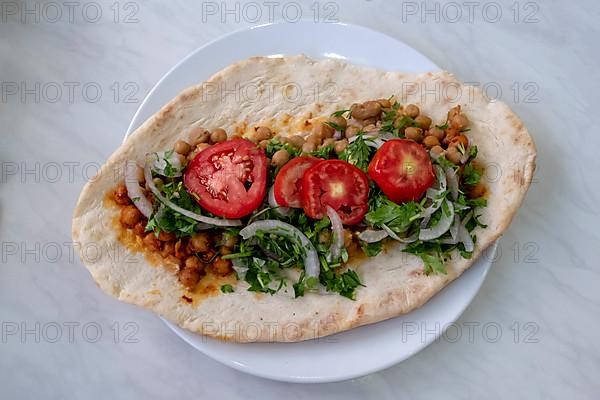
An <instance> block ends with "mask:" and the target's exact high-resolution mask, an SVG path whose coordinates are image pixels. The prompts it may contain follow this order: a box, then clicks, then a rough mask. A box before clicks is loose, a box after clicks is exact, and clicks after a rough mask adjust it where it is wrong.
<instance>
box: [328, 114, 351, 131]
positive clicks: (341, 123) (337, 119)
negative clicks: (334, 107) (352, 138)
mask: <svg viewBox="0 0 600 400" xmlns="http://www.w3.org/2000/svg"><path fill="white" fill-rule="evenodd" d="M329 122H331V123H333V124H335V125H336V126H339V127H340V128H341V129H342V130H344V129H346V126H348V121H347V120H346V118H344V117H342V116H339V117H329Z"/></svg>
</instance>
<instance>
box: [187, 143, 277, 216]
mask: <svg viewBox="0 0 600 400" xmlns="http://www.w3.org/2000/svg"><path fill="white" fill-rule="evenodd" d="M183 183H184V185H185V187H186V189H187V190H188V192H190V194H192V196H193V197H194V198H195V199H196V201H197V202H198V204H200V206H201V207H202V208H204V209H205V210H207V211H209V212H211V213H213V214H215V215H217V216H219V217H225V218H240V217H243V216H245V215H248V214H250V213H251V212H252V211H254V210H256V209H257V208H258V206H260V205H261V203H262V202H263V199H264V197H265V191H266V185H267V157H266V156H265V153H264V152H263V150H262V149H260V148H258V147H256V145H255V144H254V143H252V142H251V141H249V140H246V139H234V140H227V141H225V142H223V143H219V144H215V145H212V146H210V147H208V148H206V149H205V150H203V151H201V152H200V153H198V155H197V156H196V157H194V159H193V160H192V161H191V162H190V163H189V165H188V166H187V168H186V170H185V173H184V175H183Z"/></svg>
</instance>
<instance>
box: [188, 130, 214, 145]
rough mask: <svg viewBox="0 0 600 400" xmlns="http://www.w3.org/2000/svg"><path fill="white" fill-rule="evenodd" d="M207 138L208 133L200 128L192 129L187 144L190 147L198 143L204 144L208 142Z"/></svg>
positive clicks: (208, 136)
mask: <svg viewBox="0 0 600 400" xmlns="http://www.w3.org/2000/svg"><path fill="white" fill-rule="evenodd" d="M209 138H210V133H209V132H208V131H207V130H206V129H204V128H202V127H196V128H193V129H192V130H191V131H190V133H189V134H188V139H189V143H190V144H191V145H192V146H195V145H197V144H198V143H206V142H208V140H209Z"/></svg>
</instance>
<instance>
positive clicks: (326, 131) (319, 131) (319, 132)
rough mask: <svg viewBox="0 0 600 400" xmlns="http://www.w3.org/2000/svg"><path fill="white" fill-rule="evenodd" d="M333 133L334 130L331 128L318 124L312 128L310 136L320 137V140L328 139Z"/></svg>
mask: <svg viewBox="0 0 600 400" xmlns="http://www.w3.org/2000/svg"><path fill="white" fill-rule="evenodd" d="M334 133H335V129H333V128H332V127H331V126H329V125H327V124H324V123H319V124H317V125H315V126H313V129H312V134H313V135H316V136H318V137H320V138H321V139H327V138H330V137H332V136H333V134H334Z"/></svg>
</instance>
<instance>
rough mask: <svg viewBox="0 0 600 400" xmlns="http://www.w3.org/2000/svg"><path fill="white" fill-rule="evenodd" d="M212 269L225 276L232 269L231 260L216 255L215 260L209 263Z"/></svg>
mask: <svg viewBox="0 0 600 400" xmlns="http://www.w3.org/2000/svg"><path fill="white" fill-rule="evenodd" d="M210 268H211V269H212V271H213V272H214V273H215V274H217V275H219V276H227V275H229V274H230V273H231V271H233V269H232V268H231V261H230V260H224V259H222V258H221V257H216V258H215V260H214V261H213V262H212V263H211V264H210Z"/></svg>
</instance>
